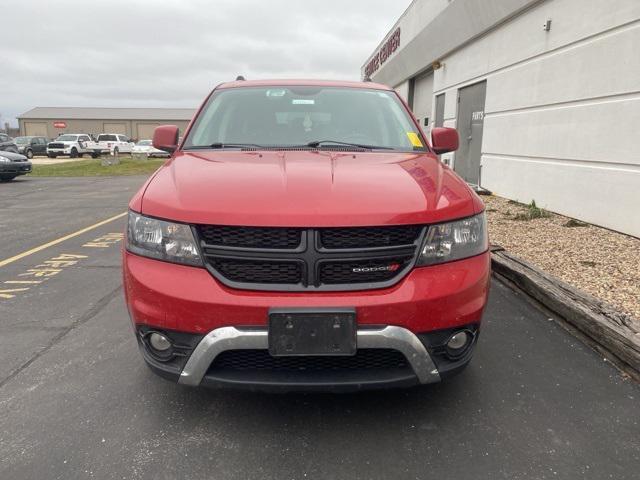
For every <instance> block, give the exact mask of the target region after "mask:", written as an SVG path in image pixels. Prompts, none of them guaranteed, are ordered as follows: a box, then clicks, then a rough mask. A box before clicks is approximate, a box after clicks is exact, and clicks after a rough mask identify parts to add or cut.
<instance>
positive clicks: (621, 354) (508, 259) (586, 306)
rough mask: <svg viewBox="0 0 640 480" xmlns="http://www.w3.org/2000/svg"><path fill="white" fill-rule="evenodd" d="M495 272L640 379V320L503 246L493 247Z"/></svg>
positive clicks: (629, 373) (624, 369)
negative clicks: (515, 254) (552, 274)
mask: <svg viewBox="0 0 640 480" xmlns="http://www.w3.org/2000/svg"><path fill="white" fill-rule="evenodd" d="M491 264H492V268H493V272H494V273H496V274H498V275H499V276H501V277H503V278H505V279H506V280H508V281H509V282H510V283H512V284H513V285H515V286H516V287H518V288H519V289H520V290H522V291H523V292H525V293H526V294H527V295H529V296H531V297H532V298H534V299H535V300H537V301H538V302H540V303H541V304H542V305H544V306H545V307H546V308H547V309H549V310H550V311H552V312H553V313H555V314H556V315H558V316H559V317H561V318H562V320H563V321H564V322H566V324H568V326H569V327H570V328H569V330H571V331H573V332H577V333H578V336H579V337H580V338H581V339H582V340H584V341H586V343H588V344H589V345H590V346H592V347H593V348H595V349H596V350H597V351H598V352H599V353H601V354H603V355H605V356H606V357H607V359H608V360H610V361H611V362H612V363H614V364H615V365H616V366H617V367H619V368H620V369H621V370H623V371H624V372H625V373H627V374H628V375H629V376H631V377H633V378H634V379H635V380H636V381H640V322H638V320H636V319H634V318H633V317H630V316H629V315H626V314H623V313H620V312H618V311H617V310H615V309H614V308H613V307H612V306H610V305H609V304H607V303H605V302H603V301H602V300H599V299H597V298H595V297H592V296H591V295H589V294H587V293H584V292H582V291H580V290H578V289H576V288H574V287H572V286H571V285H568V284H567V283H565V282H563V281H562V280H559V279H557V278H555V277H553V276H551V275H549V274H547V273H545V272H543V271H541V270H539V269H538V268H536V267H534V266H533V265H531V264H529V263H527V262H525V261H524V260H522V259H520V258H518V257H516V256H514V255H510V254H509V253H508V252H506V251H505V250H504V249H503V248H502V247H496V246H492V247H491Z"/></svg>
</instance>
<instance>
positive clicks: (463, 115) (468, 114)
mask: <svg viewBox="0 0 640 480" xmlns="http://www.w3.org/2000/svg"><path fill="white" fill-rule="evenodd" d="M486 93H487V82H486V81H484V82H480V83H475V84H473V85H470V86H468V87H464V88H461V89H460V90H458V132H459V134H460V148H459V149H458V151H457V152H456V157H455V163H454V170H455V171H456V172H457V173H458V175H460V176H461V177H462V178H463V179H464V180H465V181H466V182H467V183H471V184H474V185H479V184H480V156H481V155H482V129H483V126H484V100H485V96H486Z"/></svg>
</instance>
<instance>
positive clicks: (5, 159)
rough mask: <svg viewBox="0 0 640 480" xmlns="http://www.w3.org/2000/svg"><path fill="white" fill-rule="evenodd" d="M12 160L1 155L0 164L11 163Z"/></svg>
mask: <svg viewBox="0 0 640 480" xmlns="http://www.w3.org/2000/svg"><path fill="white" fill-rule="evenodd" d="M10 161H11V160H9V159H8V158H7V157H3V156H2V155H0V163H9V162H10Z"/></svg>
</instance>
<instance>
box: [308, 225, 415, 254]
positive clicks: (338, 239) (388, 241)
mask: <svg viewBox="0 0 640 480" xmlns="http://www.w3.org/2000/svg"><path fill="white" fill-rule="evenodd" d="M418 235H420V227H418V226H416V225H409V226H400V227H354V228H323V229H322V230H320V244H321V245H322V246H323V247H324V248H330V249H338V248H373V247H392V246H398V245H411V244H412V243H413V242H415V241H416V239H417V238H418Z"/></svg>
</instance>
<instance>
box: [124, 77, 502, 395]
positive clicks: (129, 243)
mask: <svg viewBox="0 0 640 480" xmlns="http://www.w3.org/2000/svg"><path fill="white" fill-rule="evenodd" d="M178 135H179V133H178V128H177V127H175V126H162V127H158V128H157V129H156V131H155V135H154V139H153V144H154V146H155V147H156V148H159V149H161V150H165V151H167V152H170V153H171V155H172V156H171V159H170V160H169V161H167V163H166V164H165V165H164V166H162V167H161V168H160V169H159V170H158V171H157V172H156V173H155V174H154V175H153V176H152V177H151V178H150V179H149V180H148V181H147V183H146V184H145V185H144V186H143V187H142V189H141V190H140V191H139V192H138V193H137V194H136V195H135V197H134V198H133V199H132V200H131V203H130V205H129V207H130V211H129V220H128V229H127V240H126V248H125V250H124V252H123V257H124V258H123V264H124V285H125V294H126V300H127V306H128V309H129V313H130V315H131V319H132V322H133V325H134V328H135V331H136V338H137V340H138V342H139V345H140V350H141V352H142V355H143V357H144V359H145V361H146V362H147V364H148V365H149V366H150V367H151V369H152V370H153V371H155V372H156V373H158V374H159V375H161V376H162V377H165V378H168V379H170V380H172V381H175V382H178V383H181V384H185V385H194V386H195V385H203V386H232V387H246V388H251V389H287V390H292V389H293V390H300V389H302V390H305V389H329V390H359V389H364V388H380V387H389V386H409V385H417V384H425V383H431V382H437V381H439V380H441V379H443V378H446V377H449V376H451V375H453V374H455V373H457V372H459V371H460V370H462V369H463V368H464V367H465V366H466V365H467V363H468V362H469V360H470V359H471V356H472V353H473V349H474V347H475V344H476V341H477V338H478V333H479V326H480V319H481V316H482V312H483V309H484V307H485V304H486V301H487V294H488V289H489V274H490V259H489V253H488V239H487V228H486V220H485V215H484V206H483V203H482V201H481V200H480V199H479V198H478V197H477V196H476V194H475V193H474V192H473V191H472V190H471V189H470V188H469V187H468V186H467V185H466V184H465V182H464V181H462V180H461V179H460V178H459V177H458V176H457V175H456V174H455V173H454V172H452V171H451V170H450V169H449V168H448V167H447V166H445V165H443V164H442V163H441V162H440V161H439V160H438V157H437V155H438V154H440V153H444V152H447V151H452V150H455V149H456V148H457V146H458V135H457V133H456V131H455V130H453V129H448V128H434V129H433V131H432V143H431V145H429V143H428V142H427V140H426V138H425V136H424V133H423V132H422V131H421V129H420V126H419V125H418V123H417V122H416V121H415V119H414V118H413V116H412V115H411V113H410V111H409V109H408V107H407V106H406V104H404V103H403V101H402V100H401V98H400V97H399V96H398V95H397V94H396V93H395V92H394V91H393V90H392V89H390V88H388V87H386V86H383V85H378V84H374V83H370V82H364V83H360V82H322V81H292V80H286V81H242V80H239V81H235V82H231V83H225V84H222V85H220V86H218V87H217V88H215V89H214V90H213V92H212V93H211V94H210V95H209V96H208V98H207V99H206V100H205V102H204V103H203V105H202V106H201V108H200V110H199V111H198V113H197V114H196V116H195V117H194V119H193V121H192V122H191V125H190V126H189V128H188V129H187V131H186V132H185V134H184V139H182V140H180V141H179V137H178Z"/></svg>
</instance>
